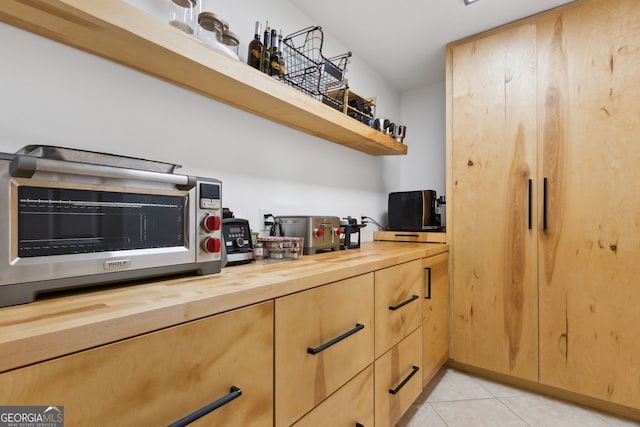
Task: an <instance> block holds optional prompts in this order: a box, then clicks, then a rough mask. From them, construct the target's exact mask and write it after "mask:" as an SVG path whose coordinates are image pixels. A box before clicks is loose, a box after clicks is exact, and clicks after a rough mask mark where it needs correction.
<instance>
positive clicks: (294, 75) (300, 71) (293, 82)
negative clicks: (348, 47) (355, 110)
mask: <svg viewBox="0 0 640 427" xmlns="http://www.w3.org/2000/svg"><path fill="white" fill-rule="evenodd" d="M283 43H284V48H283V57H284V81H285V82H286V83H287V84H289V85H290V86H293V87H294V88H296V89H298V90H300V91H302V92H304V93H306V94H307V95H310V96H312V97H314V98H316V99H318V100H320V101H322V102H324V103H325V104H328V105H330V106H332V107H334V108H336V109H338V110H342V101H340V99H339V97H335V96H327V92H329V91H332V92H334V93H335V91H336V90H340V88H341V87H342V90H346V82H344V83H341V82H343V81H344V80H345V74H346V72H347V64H348V63H349V58H350V57H351V52H347V53H345V54H342V55H338V56H334V57H331V58H326V57H325V56H324V55H323V53H322V45H323V43H324V34H323V32H322V28H321V27H318V26H316V27H308V28H305V29H302V30H300V31H297V32H295V33H293V34H290V35H288V36H287V37H285V38H284V39H283Z"/></svg>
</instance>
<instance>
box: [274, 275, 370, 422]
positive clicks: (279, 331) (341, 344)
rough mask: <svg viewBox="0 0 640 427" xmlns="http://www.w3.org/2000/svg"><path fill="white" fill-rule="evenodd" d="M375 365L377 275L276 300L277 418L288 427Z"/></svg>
mask: <svg viewBox="0 0 640 427" xmlns="http://www.w3.org/2000/svg"><path fill="white" fill-rule="evenodd" d="M372 362H373V273H369V274H365V275H362V276H356V277H353V278H350V279H347V280H343V281H340V282H335V283H331V284H328V285H324V286H320V287H318V288H314V289H310V290H307V291H304V292H300V293H297V294H293V295H288V296H285V297H282V298H278V299H276V302H275V402H276V405H275V420H276V426H289V425H291V424H293V423H294V422H296V421H297V420H298V419H300V418H301V417H302V416H303V415H304V414H306V413H307V412H309V411H311V410H312V409H313V408H314V407H315V406H317V405H318V404H320V403H321V402H322V401H323V400H324V399H326V398H327V397H328V396H329V395H331V394H332V393H333V392H335V391H336V390H338V389H339V388H340V387H342V386H343V385H344V384H346V383H347V381H349V380H350V379H351V378H353V377H355V376H356V375H357V374H358V373H359V372H360V371H362V370H363V369H364V368H366V367H367V366H368V365H370V364H371V363H372Z"/></svg>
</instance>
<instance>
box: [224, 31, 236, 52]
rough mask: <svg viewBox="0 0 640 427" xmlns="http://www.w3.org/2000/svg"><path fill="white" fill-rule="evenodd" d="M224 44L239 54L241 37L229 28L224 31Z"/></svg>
mask: <svg viewBox="0 0 640 427" xmlns="http://www.w3.org/2000/svg"><path fill="white" fill-rule="evenodd" d="M221 41H222V44H223V45H225V46H227V47H228V48H229V49H231V51H232V52H233V53H235V54H236V56H238V47H239V45H240V38H239V37H238V36H237V35H236V34H235V33H233V32H231V31H229V30H223V31H222V39H221Z"/></svg>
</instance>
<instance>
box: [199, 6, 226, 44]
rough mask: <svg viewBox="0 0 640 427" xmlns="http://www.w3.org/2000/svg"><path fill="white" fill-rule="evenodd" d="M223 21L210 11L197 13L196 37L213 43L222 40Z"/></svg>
mask: <svg viewBox="0 0 640 427" xmlns="http://www.w3.org/2000/svg"><path fill="white" fill-rule="evenodd" d="M223 25H224V24H223V21H222V19H221V18H220V17H219V16H217V15H216V14H215V13H212V12H202V13H201V14H200V15H198V33H197V35H198V38H199V39H200V40H202V41H204V42H206V43H208V44H211V45H214V46H215V44H216V43H220V42H221V41H222V31H223Z"/></svg>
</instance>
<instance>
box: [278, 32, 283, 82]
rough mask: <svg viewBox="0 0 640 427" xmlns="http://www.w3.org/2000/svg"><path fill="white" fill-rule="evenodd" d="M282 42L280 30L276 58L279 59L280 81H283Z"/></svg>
mask: <svg viewBox="0 0 640 427" xmlns="http://www.w3.org/2000/svg"><path fill="white" fill-rule="evenodd" d="M283 50H284V42H283V41H282V30H280V34H279V35H278V57H279V58H280V69H279V70H278V71H279V72H280V75H279V77H280V80H284V54H283Z"/></svg>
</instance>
